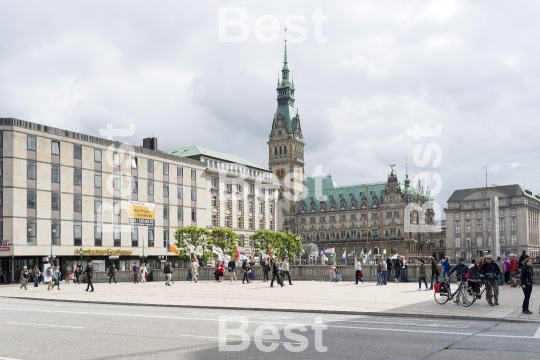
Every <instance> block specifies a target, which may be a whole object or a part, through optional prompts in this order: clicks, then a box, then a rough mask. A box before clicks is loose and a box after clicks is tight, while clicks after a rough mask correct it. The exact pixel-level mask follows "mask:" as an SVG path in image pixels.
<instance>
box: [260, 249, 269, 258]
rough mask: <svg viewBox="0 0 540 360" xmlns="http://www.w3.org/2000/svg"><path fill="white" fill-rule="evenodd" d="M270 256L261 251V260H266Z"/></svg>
mask: <svg viewBox="0 0 540 360" xmlns="http://www.w3.org/2000/svg"><path fill="white" fill-rule="evenodd" d="M267 256H268V255H266V254H265V253H264V251H262V250H261V260H265V259H266V258H267Z"/></svg>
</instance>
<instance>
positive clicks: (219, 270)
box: [217, 261, 225, 282]
mask: <svg viewBox="0 0 540 360" xmlns="http://www.w3.org/2000/svg"><path fill="white" fill-rule="evenodd" d="M217 273H218V281H219V282H222V281H223V275H224V274H225V266H224V265H223V261H218V268H217Z"/></svg>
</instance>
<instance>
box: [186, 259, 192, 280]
mask: <svg viewBox="0 0 540 360" xmlns="http://www.w3.org/2000/svg"><path fill="white" fill-rule="evenodd" d="M190 265H191V263H190ZM192 279H193V275H192V274H191V267H190V268H189V269H188V272H187V278H186V281H191V280H192Z"/></svg>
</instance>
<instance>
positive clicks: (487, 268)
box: [480, 254, 501, 305]
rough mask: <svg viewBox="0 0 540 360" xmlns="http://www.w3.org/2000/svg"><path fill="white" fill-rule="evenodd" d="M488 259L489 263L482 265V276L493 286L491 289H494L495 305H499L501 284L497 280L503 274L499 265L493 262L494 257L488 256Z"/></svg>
mask: <svg viewBox="0 0 540 360" xmlns="http://www.w3.org/2000/svg"><path fill="white" fill-rule="evenodd" d="M486 259H487V261H486V262H485V263H484V264H482V268H481V269H480V271H481V273H482V275H484V276H485V277H486V278H485V281H487V282H489V283H490V284H491V288H492V289H493V297H494V299H495V305H499V284H498V282H497V279H498V277H499V274H500V273H501V270H500V269H499V265H497V264H496V263H495V262H494V261H493V255H491V254H490V255H488V256H487V257H486ZM488 274H490V275H488ZM493 274H494V275H493Z"/></svg>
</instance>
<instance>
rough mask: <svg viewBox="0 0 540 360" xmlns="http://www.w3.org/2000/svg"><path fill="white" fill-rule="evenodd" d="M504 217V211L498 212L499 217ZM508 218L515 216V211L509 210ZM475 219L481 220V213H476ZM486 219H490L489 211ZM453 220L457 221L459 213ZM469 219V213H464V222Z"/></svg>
mask: <svg viewBox="0 0 540 360" xmlns="http://www.w3.org/2000/svg"><path fill="white" fill-rule="evenodd" d="M504 216H505V214H504V210H499V217H504ZM510 216H517V211H516V209H511V210H510ZM476 218H477V219H481V218H482V213H481V212H477V213H476ZM487 218H488V219H491V211H490V212H488V214H487ZM454 219H455V220H459V219H460V215H459V213H456V214H455V215H454ZM470 219H471V213H470V212H466V213H465V220H470Z"/></svg>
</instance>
